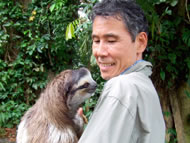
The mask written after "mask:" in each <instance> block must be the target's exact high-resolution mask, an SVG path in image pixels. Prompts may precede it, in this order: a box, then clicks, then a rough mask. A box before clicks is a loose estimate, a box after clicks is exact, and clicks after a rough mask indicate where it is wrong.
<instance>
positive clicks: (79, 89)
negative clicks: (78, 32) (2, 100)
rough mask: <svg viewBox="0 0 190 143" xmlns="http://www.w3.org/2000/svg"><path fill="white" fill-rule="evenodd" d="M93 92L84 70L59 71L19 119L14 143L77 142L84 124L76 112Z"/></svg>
mask: <svg viewBox="0 0 190 143" xmlns="http://www.w3.org/2000/svg"><path fill="white" fill-rule="evenodd" d="M95 89H96V82H95V81H94V80H93V79H92V77H91V74H90V72H89V71H88V70H87V69H86V68H80V69H78V70H65V71H63V72H61V73H60V74H59V75H57V76H56V77H55V78H54V79H53V80H52V81H51V82H50V83H49V84H48V85H47V87H46V89H45V90H44V92H43V93H41V95H40V98H39V99H38V100H37V102H36V104H34V105H33V106H32V107H31V108H30V109H29V110H28V111H27V112H26V113H25V115H24V116H23V117H22V120H21V123H20V124H19V126H18V131H17V143H77V142H78V139H79V137H80V135H81V133H82V131H83V124H84V121H83V119H82V117H80V116H79V115H78V114H77V110H78V108H79V105H80V104H81V103H82V102H84V100H85V99H87V98H89V97H90V96H91V95H92V93H93V92H94V91H95Z"/></svg>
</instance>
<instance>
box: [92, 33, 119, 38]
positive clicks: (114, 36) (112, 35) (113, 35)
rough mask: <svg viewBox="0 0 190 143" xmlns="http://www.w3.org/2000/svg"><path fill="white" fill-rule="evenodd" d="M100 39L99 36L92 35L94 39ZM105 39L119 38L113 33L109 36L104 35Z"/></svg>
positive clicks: (108, 34)
mask: <svg viewBox="0 0 190 143" xmlns="http://www.w3.org/2000/svg"><path fill="white" fill-rule="evenodd" d="M98 37H99V36H98V35H95V34H92V39H93V38H98ZM103 37H105V38H109V37H112V38H118V37H119V36H118V35H116V34H113V33H107V34H105V35H103Z"/></svg>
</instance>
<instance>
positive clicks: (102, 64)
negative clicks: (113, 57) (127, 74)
mask: <svg viewBox="0 0 190 143" xmlns="http://www.w3.org/2000/svg"><path fill="white" fill-rule="evenodd" d="M113 65H115V63H110V64H104V63H100V66H102V67H110V66H113Z"/></svg>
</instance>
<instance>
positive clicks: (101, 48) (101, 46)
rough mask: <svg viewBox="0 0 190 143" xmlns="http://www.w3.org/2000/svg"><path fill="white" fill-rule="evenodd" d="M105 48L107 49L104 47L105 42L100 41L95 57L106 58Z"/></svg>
mask: <svg viewBox="0 0 190 143" xmlns="http://www.w3.org/2000/svg"><path fill="white" fill-rule="evenodd" d="M107 48H108V47H107V46H106V44H105V42H103V41H101V42H100V43H99V45H98V48H97V55H98V56H107V55H108V52H107Z"/></svg>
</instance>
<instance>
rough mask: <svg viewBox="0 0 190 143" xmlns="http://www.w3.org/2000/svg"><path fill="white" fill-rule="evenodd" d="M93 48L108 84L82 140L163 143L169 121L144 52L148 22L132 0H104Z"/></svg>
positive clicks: (95, 23)
mask: <svg viewBox="0 0 190 143" xmlns="http://www.w3.org/2000/svg"><path fill="white" fill-rule="evenodd" d="M92 21H93V27H92V40H93V45H92V51H93V55H94V56H95V58H96V62H97V64H98V66H99V68H100V73H101V76H102V78H103V79H105V80H108V81H107V83H106V84H105V86H104V89H103V92H102V95H101V96H100V98H99V101H98V104H97V106H96V108H95V111H94V113H93V115H92V117H91V119H90V122H89V124H88V125H87V127H86V129H85V131H84V133H83V135H82V137H81V139H80V140H79V143H164V138H165V123H164V119H163V115H162V111H161V106H160V102H159V98H158V95H157V92H156V90H155V88H154V86H153V84H152V82H151V79H150V75H151V73H152V70H151V69H152V65H151V63H150V62H147V61H144V60H143V59H142V55H143V52H144V50H145V49H146V46H147V42H148V24H147V21H146V18H145V16H144V13H143V11H142V10H141V8H140V7H139V6H138V5H137V4H136V3H135V2H134V1H132V0H103V1H102V2H100V3H97V4H96V5H95V6H94V8H93V11H92Z"/></svg>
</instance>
